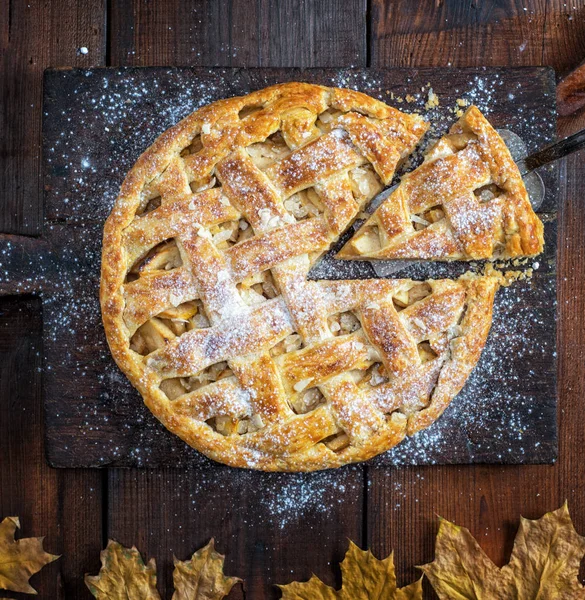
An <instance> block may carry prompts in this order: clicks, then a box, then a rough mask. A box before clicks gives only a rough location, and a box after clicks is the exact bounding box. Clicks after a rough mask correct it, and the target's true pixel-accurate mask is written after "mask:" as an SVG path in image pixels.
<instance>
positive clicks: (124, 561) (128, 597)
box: [85, 540, 160, 600]
mask: <svg viewBox="0 0 585 600" xmlns="http://www.w3.org/2000/svg"><path fill="white" fill-rule="evenodd" d="M100 559H101V562H102V567H101V569H100V572H99V573H98V574H97V575H95V576H90V575H86V576H85V584H86V585H87V587H88V588H89V591H90V592H91V593H92V594H93V595H94V596H95V597H96V598H98V600H160V595H159V593H158V591H157V589H156V562H155V560H154V558H151V559H150V560H149V561H148V564H146V565H145V564H144V561H143V560H142V556H140V552H138V550H137V549H136V548H135V547H134V546H133V547H132V548H124V546H122V544H119V543H118V542H115V541H114V540H109V541H108V545H107V546H106V549H105V550H102V552H101V554H100Z"/></svg>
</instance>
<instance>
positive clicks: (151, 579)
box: [85, 540, 240, 600]
mask: <svg viewBox="0 0 585 600" xmlns="http://www.w3.org/2000/svg"><path fill="white" fill-rule="evenodd" d="M101 561H102V567H101V569H100V572H99V574H98V575H95V576H90V575H86V576H85V583H86V585H87V587H88V588H89V591H90V592H91V593H92V594H93V595H94V596H95V597H96V598H98V600H160V595H159V593H158V591H157V589H156V562H155V560H154V559H153V558H151V559H150V561H149V562H148V564H146V565H145V564H144V561H143V560H142V556H141V555H140V552H138V550H137V549H136V548H134V547H132V548H124V547H123V546H122V545H121V544H119V543H118V542H114V541H113V540H110V541H109V542H108V546H107V548H106V549H105V550H103V551H102V553H101ZM223 562H224V557H223V556H222V555H221V554H219V553H218V552H216V551H215V549H214V547H213V540H211V541H210V542H209V543H208V544H207V546H205V547H204V548H201V550H198V551H197V552H195V554H193V556H192V557H191V559H190V560H186V561H179V560H177V559H175V570H174V572H173V581H174V584H175V593H174V594H173V599H172V600H221V599H222V598H224V597H225V596H226V595H227V594H229V592H230V590H231V589H232V587H233V586H234V585H235V584H236V583H237V582H238V581H240V579H238V578H237V577H226V576H225V575H224V574H223Z"/></svg>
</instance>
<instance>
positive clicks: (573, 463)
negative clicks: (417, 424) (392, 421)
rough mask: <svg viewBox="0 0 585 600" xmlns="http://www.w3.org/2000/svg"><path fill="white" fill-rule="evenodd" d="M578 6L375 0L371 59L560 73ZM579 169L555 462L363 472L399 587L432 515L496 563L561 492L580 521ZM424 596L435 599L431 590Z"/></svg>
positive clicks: (571, 211) (566, 189)
mask: <svg viewBox="0 0 585 600" xmlns="http://www.w3.org/2000/svg"><path fill="white" fill-rule="evenodd" d="M429 4H430V3H429ZM584 4H585V3H583V2H582V1H578V2H572V3H564V2H559V1H558V0H554V1H553V0H550V1H548V2H546V3H538V4H537V3H527V4H524V6H526V8H527V10H526V11H524V10H522V7H521V6H520V5H517V4H516V3H511V2H510V3H504V4H502V3H498V4H497V6H496V5H495V4H493V3H491V4H490V3H456V2H448V1H447V2H440V3H436V5H435V7H434V8H432V7H430V5H427V6H426V7H425V10H424V11H423V9H422V7H417V6H416V5H415V4H411V3H408V2H400V1H399V2H394V3H392V6H390V3H382V2H375V3H374V9H373V17H374V21H373V24H372V31H373V34H374V35H373V37H372V46H371V48H372V56H373V60H374V62H376V63H377V64H379V65H394V64H421V65H430V64H433V65H444V64H446V63H447V62H451V63H452V64H453V65H461V66H464V65H473V64H486V65H490V64H503V63H507V64H514V65H520V64H527V62H533V63H536V64H552V65H553V66H555V67H556V68H557V70H558V71H559V72H564V71H566V70H567V69H568V68H571V67H572V66H576V65H577V64H578V63H579V62H581V60H582V59H583V54H584V52H585V49H583V47H582V44H583V35H582V28H583V22H582V20H581V19H579V18H577V17H578V15H580V14H581V13H582V11H583V9H584ZM516 7H518V8H516ZM419 9H420V10H419ZM409 11H410V12H409ZM392 15H394V16H395V17H396V19H394V20H393V19H392V18H391V17H392ZM473 15H476V16H475V17H474V16H473ZM403 16H405V20H402V17H403ZM445 19H449V20H448V22H445ZM521 46H523V48H522V51H520V47H521ZM583 115H584V113H581V114H580V115H578V116H577V117H576V118H573V119H563V120H561V122H560V123H559V133H560V134H562V135H568V134H569V133H572V132H574V131H576V130H577V129H578V128H579V127H583V126H584V125H585V116H583ZM583 164H584V158H583V156H582V155H578V156H574V157H571V158H570V159H568V160H567V161H566V163H565V165H564V166H563V167H562V172H561V179H560V181H561V193H560V204H559V206H560V207H561V210H560V215H559V240H561V242H560V244H559V262H558V274H557V280H558V285H559V288H558V303H559V332H558V335H559V340H560V344H561V345H560V346H559V367H558V373H559V399H560V405H559V419H560V420H559V427H560V431H559V460H558V462H557V464H556V465H554V466H550V467H545V466H522V467H496V466H461V467H449V466H445V467H439V468H433V467H412V468H406V469H400V470H396V471H393V472H388V471H385V470H383V469H373V468H370V469H369V483H370V487H369V490H370V491H369V500H368V507H367V515H368V519H367V520H368V526H367V538H368V540H369V545H371V546H372V547H373V549H374V551H375V552H377V553H378V554H380V555H381V554H384V553H387V552H389V551H390V550H391V549H392V548H394V549H395V550H396V553H395V561H396V563H397V567H398V575H399V579H400V580H402V581H403V582H406V581H410V580H412V578H413V577H415V576H416V574H417V573H416V570H415V569H414V568H413V565H415V564H421V563H424V562H428V561H430V560H432V558H433V554H434V548H433V546H434V535H435V533H436V531H437V528H438V522H437V519H436V517H435V514H440V515H442V516H444V517H446V518H449V519H451V520H453V521H456V522H457V523H459V524H461V525H465V526H467V527H469V528H470V529H471V531H472V533H473V534H474V535H475V536H476V537H477V539H478V540H479V542H480V544H481V545H482V547H483V548H484V549H485V550H486V552H487V553H488V555H489V556H490V557H491V558H492V559H493V560H494V561H496V562H497V563H498V564H503V563H504V562H506V561H507V559H508V557H509V554H510V551H511V548H512V542H513V538H514V534H515V532H516V529H517V527H518V521H519V519H518V517H519V515H520V514H522V515H524V516H526V517H533V518H534V517H538V516H539V515H541V514H542V513H543V512H545V511H548V510H552V509H554V508H557V507H558V506H559V505H560V504H561V503H562V502H563V501H564V499H565V498H566V499H568V501H569V506H570V509H571V514H572V516H573V519H574V521H575V523H576V527H577V529H578V530H579V531H583V530H584V528H585V506H584V500H583V498H584V495H583V487H584V479H583V470H582V459H581V449H582V447H583V444H584V443H585V432H584V431H583V427H582V419H581V418H580V416H579V415H581V413H582V412H583V406H584V404H583V403H584V400H583V399H584V398H585V379H584V376H583V372H582V371H581V370H580V369H578V368H576V367H575V365H578V364H582V362H583V360H584V358H585V356H584V353H585V350H584V348H585V344H584V340H583V336H584V335H585V334H584V332H585V316H584V315H585V299H584V298H583V294H582V293H581V291H580V290H581V288H582V284H581V282H582V280H583V277H584V276H585V272H584V271H585V265H584V264H583V260H582V249H583V247H584V245H585V240H584V237H583V236H584V231H585V227H584V223H583V217H582V197H583V195H584V193H585V187H584V185H583V183H582V178H581V176H580V173H581V172H582V170H583ZM431 597H435V596H434V595H432V594H430V593H429V598H431Z"/></svg>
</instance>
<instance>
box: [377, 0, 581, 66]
mask: <svg viewBox="0 0 585 600" xmlns="http://www.w3.org/2000/svg"><path fill="white" fill-rule="evenodd" d="M550 4H551V2H549V1H547V0H529V1H528V2H521V3H520V2H514V1H513V0H506V1H504V2H497V3H495V2H475V1H470V0H467V1H465V2H461V1H460V0H442V1H439V2H425V3H418V2H410V1H409V0H398V1H387V0H373V1H372V25H371V31H372V36H371V39H370V48H371V56H372V66H379V67H381V66H401V67H413V66H417V67H418V66H420V67H422V66H425V67H426V66H435V67H445V66H453V67H471V66H477V67H479V66H487V65H493V66H496V65H510V66H511V65H514V66H519V65H541V64H548V63H547V62H546V61H543V36H542V32H543V31H544V26H545V21H546V20H547V8H548V6H549V5H550ZM559 4H560V3H559ZM573 4H574V3H573ZM535 40H537V41H536V42H535Z"/></svg>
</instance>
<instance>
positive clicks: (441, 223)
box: [338, 106, 544, 260]
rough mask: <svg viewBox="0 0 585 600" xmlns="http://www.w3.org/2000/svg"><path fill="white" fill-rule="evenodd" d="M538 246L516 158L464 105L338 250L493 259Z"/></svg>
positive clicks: (348, 254)
mask: <svg viewBox="0 0 585 600" xmlns="http://www.w3.org/2000/svg"><path fill="white" fill-rule="evenodd" d="M543 245H544V240H543V225H542V222H541V221H540V219H539V218H538V216H537V215H536V214H535V213H534V211H533V210H532V206H531V204H530V200H529V198H528V193H527V192H526V188H525V186H524V182H523V181H522V177H521V175H520V172H519V170H518V167H517V165H516V163H515V162H514V160H513V159H512V156H511V155H510V152H509V151H508V148H507V147H506V144H505V143H504V141H503V140H502V138H501V137H500V136H499V134H498V133H497V132H496V131H495V129H494V128H493V127H492V126H491V125H490V124H489V122H488V121H487V119H486V118H485V117H484V116H483V115H482V114H481V112H480V111H479V109H478V108H477V107H476V106H471V107H469V108H468V109H467V111H466V112H465V114H464V115H463V116H462V117H461V119H459V121H458V122H457V123H455V125H453V127H452V128H451V130H450V132H449V134H448V135H445V136H443V137H442V138H441V139H440V140H439V141H438V142H437V143H436V144H435V145H434V146H433V147H432V148H431V149H430V150H429V151H428V152H427V154H426V156H425V159H424V162H423V163H422V164H421V165H420V166H419V167H418V168H417V169H415V170H414V171H412V172H411V173H408V174H406V175H405V176H404V177H403V178H402V181H401V182H400V185H399V186H398V187H397V188H396V190H395V191H394V192H393V193H392V194H391V195H390V196H389V197H388V198H387V199H386V200H385V201H384V202H383V203H382V204H381V205H380V206H379V207H378V209H377V210H376V211H375V212H374V214H373V215H372V216H371V217H370V218H369V219H368V220H367V221H366V222H365V223H364V225H363V226H362V227H361V228H360V229H359V231H358V232H357V233H356V234H355V235H354V237H353V238H352V239H351V240H350V241H349V242H348V243H347V244H346V245H345V246H344V247H343V248H342V249H341V251H340V252H339V254H338V257H339V258H344V259H360V258H368V259H372V258H380V259H426V260H476V259H488V260H495V259H502V258H514V257H520V256H534V255H536V254H539V253H540V252H542V248H543Z"/></svg>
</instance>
